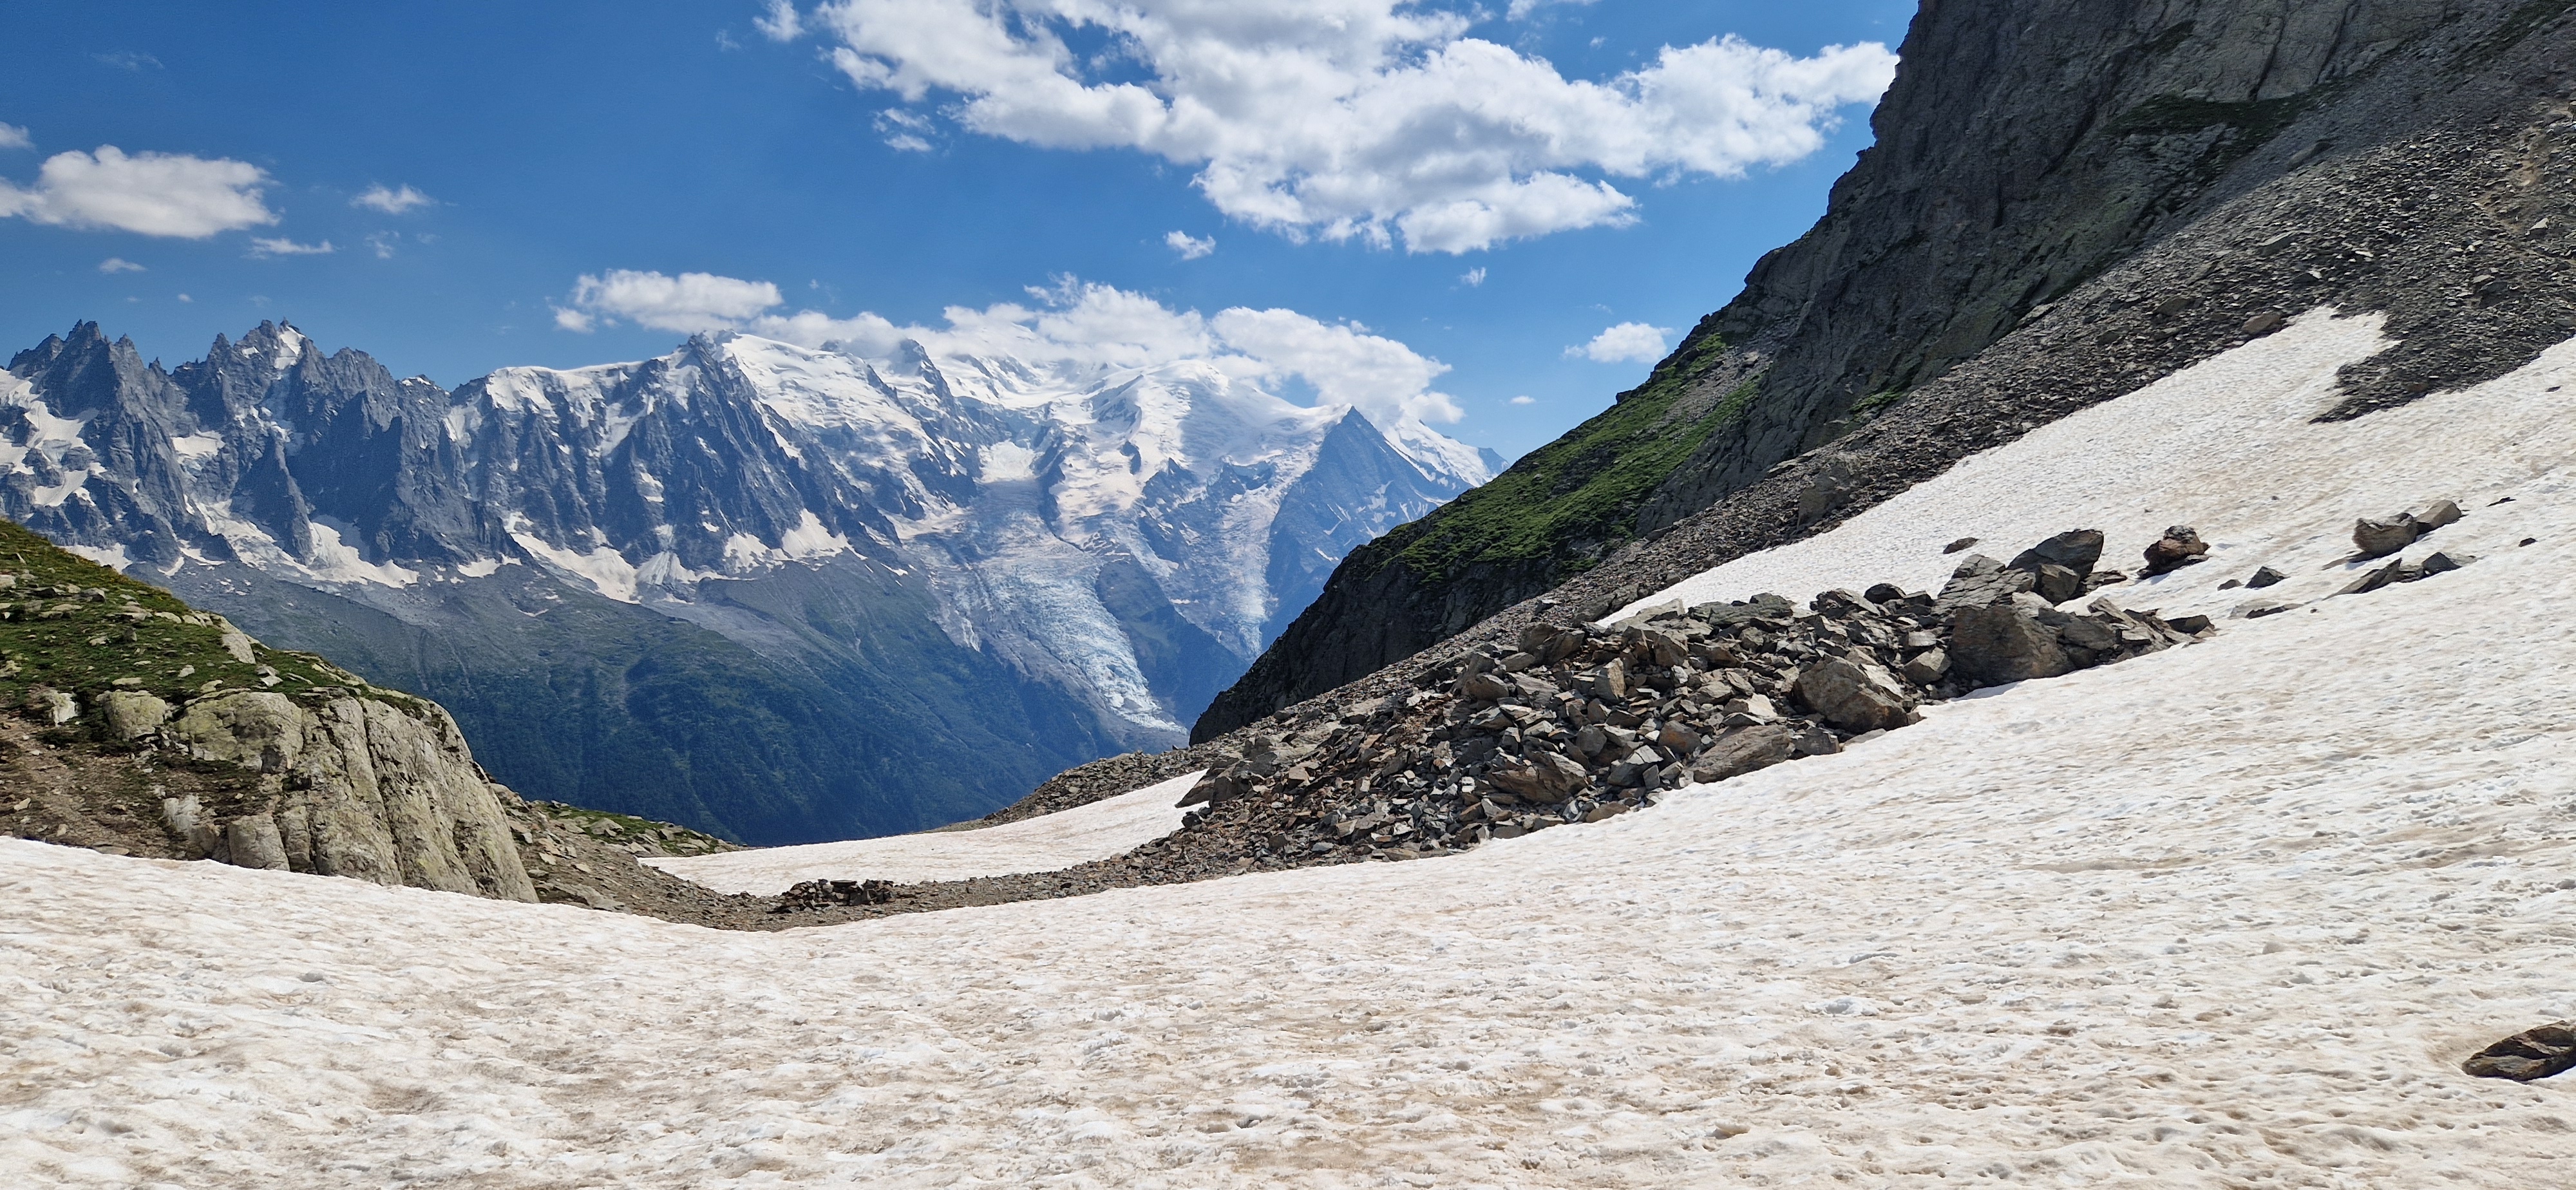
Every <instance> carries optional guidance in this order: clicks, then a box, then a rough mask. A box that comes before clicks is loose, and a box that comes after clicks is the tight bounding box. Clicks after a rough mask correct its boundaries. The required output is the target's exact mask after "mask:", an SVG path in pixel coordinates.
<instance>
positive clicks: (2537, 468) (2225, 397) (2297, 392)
mask: <svg viewBox="0 0 2576 1190" xmlns="http://www.w3.org/2000/svg"><path fill="white" fill-rule="evenodd" d="M2381 322H2382V320H2381V319H2380V318H2378V317H2377V316H2365V317H2358V318H2340V317H2336V316H2335V315H2334V313H2333V312H2332V311H2326V310H2320V311H2315V312H2312V313H2310V314H2308V315H2306V316H2304V317H2301V318H2299V319H2297V320H2296V321H2294V322H2293V323H2292V324H2291V325H2290V326H2289V327H2287V328H2285V329H2283V330H2281V331H2279V332H2277V333H2275V334H2273V335H2271V336H2270V337H2268V338H2263V339H2258V340H2256V341H2254V342H2252V343H2249V344H2247V345H2245V346H2244V347H2241V348H2238V349H2236V350H2234V351H2231V352H2228V353H2227V354H2225V355H2222V356H2220V357H2218V358H2216V359H2213V360H2210V361H2208V362H2207V363H2204V364H2201V365H2199V366H2197V367H2194V368H2190V369H2187V370H2185V371H2182V372H2178V373H2175V374H2174V375H2172V376H2169V377H2167V378H2165V379H2163V380H2160V381H2158V382H2156V383H2155V384H2152V385H2149V386H2148V387H2146V388H2145V389H2142V390H2140V391H2138V392H2136V393H2132V394H2130V395H2128V396H2125V397H2122V398H2121V399H2119V400H2117V401H2112V402H2109V403H2107V404H2103V405H2097V406H2094V407H2093V408H2090V409H2086V410H2084V411H2082V412H2079V413H2076V414H2074V415H2072V416H2069V417H2066V418H2064V419H2061V420H2059V421H2056V422H2052V423H2050V424H2048V425H2044V426H2041V427H2039V428H2038V429H2035V430H2032V431H2031V432H2030V433H2028V434H2025V435H2023V436H2022V437H2021V438H2020V439H2019V440H2017V441H2014V442H2012V443H2010V444H2007V445H2005V446H2001V447H1997V448H1996V449H1994V450H1990V451H1986V452H1984V453H1982V454H1977V455H1972V456H1970V457H1968V458H1967V459H1964V460H1962V461H1961V462H1960V463H1959V465H1958V466H1957V467H1955V468H1952V469H1951V470H1950V471H1949V472H1948V473H1947V474H1944V475H1942V476H1940V477H1938V478H1936V479H1933V480H1930V481H1928V482H1925V483H1922V484H1918V485H1916V486H1915V487H1914V488H1913V489H1912V490H1909V491H1907V492H1905V493H1904V494H1902V495H1899V496H1897V497H1895V498H1894V499H1891V500H1889V501H1887V502H1886V503H1884V504H1881V505H1879V506H1878V507H1876V508H1872V509H1870V510H1868V511H1866V512H1863V513H1861V514H1859V515H1858V516H1855V517H1853V518H1852V519H1851V520H1850V521H1849V522H1847V523H1845V524H1843V525H1841V526H1839V527H1838V528H1836V529H1835V530H1834V531H1833V532H1832V533H1829V534H1825V535H1822V536H1819V537H1816V538H1812V539H1810V540H1807V541H1802V542H1797V543H1795V544H1791V545H1787V546H1783V547H1781V548H1779V549H1774V550H1766V551H1764V552H1762V553H1760V554H1756V555H1753V556H1751V557H1747V558H1743V559H1740V560H1738V561H1736V562H1733V563H1730V564H1728V565H1725V566H1721V567H1718V568H1717V569H1715V570H1711V571H1708V572H1706V573H1704V574H1701V575H1697V576H1694V577H1692V578H1689V579H1685V580H1683V581H1682V582H1680V583H1677V584H1675V585H1674V586H1673V587H1671V588H1670V589H1667V590H1663V591H1658V592H1656V593H1654V594H1652V595H1649V596H1647V597H1646V598H1644V599H1641V600H1639V601H1637V602H1636V603H1634V604H1631V605H1629V607H1627V608H1623V609H1620V610H1618V611H1616V612H1613V613H1612V618H1614V619H1616V618H1619V617H1623V616H1626V615H1630V614H1633V613H1634V611H1636V610H1637V609H1640V608H1643V607H1647V606H1651V605H1653V604H1656V603H1662V602H1665V601H1668V600H1671V599H1675V598H1679V599H1682V600H1685V601H1687V602H1690V603H1700V602H1705V601H1708V600H1711V599H1742V598H1745V597H1746V596H1749V595H1752V594H1755V593H1757V592H1761V591H1781V592H1789V593H1793V594H1798V595H1800V597H1802V598H1803V597H1804V595H1805V594H1807V593H1812V592H1815V591H1817V590H1821V589H1825V588H1830V587H1851V588H1853V589H1855V590H1857V589H1859V588H1862V587H1866V586H1868V585H1869V584H1871V583H1875V582H1880V581H1890V582H1895V583H1898V584H1900V585H1902V586H1905V587H1907V588H1908V589H1911V590H1925V589H1929V590H1938V589H1939V588H1940V586H1941V583H1942V581H1943V580H1944V579H1946V578H1947V577H1948V576H1949V574H1950V571H1951V570H1952V569H1953V568H1954V567H1956V566H1957V565H1958V563H1959V559H1960V558H1961V557H1964V556H1965V555H1964V554H1961V555H1955V556H1954V555H1945V554H1942V553H1941V552H1940V549H1941V547H1942V546H1943V545H1944V544H1946V543H1948V542H1950V541H1953V540H1955V539H1957V538H1961V537H1975V538H1977V539H1979V544H1978V545H1977V546H1976V547H1975V549H1976V550H1977V551H1978V552H1983V553H1987V554H1991V555H1993V556H1995V557H1997V558H2010V557H2011V556H2012V555H2013V554H2014V553H2015V552H2017V551H2019V550H2021V549H2022V548H2023V547H2025V546H2028V545H2030V544H2031V543H2033V542H2037V541H2039V540H2041V539H2043V538H2046V537H2048V536H2050V535H2052V534H2055V533H2058V532H2061V531H2063V530H2066V529H2073V528H2096V529H2101V530H2103V531H2104V533H2105V535H2106V547H2105V551H2104V554H2103V560H2102V565H2103V567H2104V568H2105V569H2119V570H2124V571H2128V572H2131V573H2134V572H2135V571H2136V570H2137V569H2138V562H2139V557H2140V553H2141V551H2143V550H2144V549H2145V548H2146V547H2147V545H2148V544H2149V543H2151V542H2153V541H2155V540H2156V538H2157V537H2159V536H2160V535H2162V533H2163V532H2164V529H2165V527H2166V526H2168V525H2177V524H2183V525H2191V526H2194V527H2196V528H2197V529H2199V530H2200V533H2201V536H2202V537H2203V538H2204V539H2205V540H2206V541H2207V542H2208V543H2209V547H2210V552H2209V561H2207V562H2205V563H2202V564H2200V565H2198V566H2193V567H2188V568H2185V569H2183V570H2180V571H2176V572H2174V573H2172V574H2168V575H2162V576H2159V577H2157V578H2153V579H2144V580H2139V581H2136V582H2133V583H2131V584H2129V585H2127V586H2124V587H2119V588H2114V589H2111V590H2109V591H2108V592H2106V593H2108V594H2110V595H2112V596H2113V597H2115V598H2117V599H2119V600H2120V601H2121V602H2122V603H2123V604H2125V605H2127V606H2130V607H2137V608H2153V607H2161V608H2163V609H2164V610H2165V612H2166V613H2168V614H2172V615H2181V614H2187V613H2192V612H2202V613H2207V614H2209V615H2211V616H2213V617H2224V616H2226V615H2227V614H2228V613H2229V612H2230V611H2231V610H2232V609H2234V608H2236V607H2239V606H2241V605H2243V604H2246V603H2248V602H2251V601H2253V600H2255V599H2258V598H2261V599H2270V600H2278V601H2285V602H2304V601H2307V600H2311V599H2316V598H2319V597H2322V596H2325V595H2328V594H2331V593H2332V592H2334V591H2336V590H2338V589H2340V588H2342V587H2343V586H2344V585H2345V584H2347V583H2349V582H2351V581H2352V579H2353V578H2354V577H2355V576H2356V575H2357V573H2358V572H2359V571H2361V570H2363V569H2368V568H2373V567H2376V566H2379V565H2385V562H2378V563H2370V564H2359V563H2350V562H2349V561H2348V559H2349V558H2350V556H2351V554H2352V552H2353V550H2352V523H2353V521H2354V520H2355V519H2356V518H2359V517H2363V516H2373V517H2378V516H2391V515H2394V514H2396V513H2399V512H2413V511H2420V510H2421V509H2423V508H2424V506H2426V505H2427V504H2430V503H2432V502H2433V501H2435V500H2440V499H2451V500H2456V501H2458V502H2459V504H2460V506H2461V507H2462V508H2465V509H2467V510H2469V512H2470V514H2471V516H2472V519H2477V518H2485V517H2496V518H2505V519H2512V518H2516V517H2519V516H2521V515H2524V514H2526V513H2528V512H2530V511H2532V510H2528V509H2515V508H2513V507H2512V506H2511V505H2506V506H2503V507H2502V508H2499V509H2496V510H2494V511H2492V512H2489V511H2487V509H2486V506H2487V505H2488V504H2489V503H2491V502H2492V501H2494V500H2495V499H2496V498H2497V497H2498V496H2500V495H2503V494H2505V493H2506V492H2507V490H2508V489H2510V488H2512V487H2514V486H2515V485H2519V484H2523V483H2528V482H2530V481H2531V480H2532V479H2533V478H2534V477H2536V476H2539V475H2542V474H2545V473H2547V472H2549V471H2550V470H2551V469H2552V468H2555V467H2557V466H2560V465H2561V464H2563V463H2564V462H2565V461H2566V460H2567V459H2568V458H2570V457H2571V454H2576V416H2571V413H2576V393H2570V392H2567V391H2563V390H2564V389H2565V388H2566V386H2567V384H2568V383H2569V382H2570V381H2571V379H2576V378H2571V377H2569V376H2568V375H2567V373H2566V366H2565V361H2566V359H2567V355H2566V353H2567V352H2568V350H2569V348H2567V347H2563V346H2562V347H2560V348H2557V349H2555V350H2554V351H2553V352H2552V353H2550V354H2548V355H2545V356H2543V357H2542V358H2541V359H2540V360H2539V361H2537V362H2535V363H2534V364H2533V365H2532V366H2531V367H2528V368H2525V369H2523V370H2522V371H2521V372H2518V373H2516V374H2514V375H2512V376H2508V377H2504V378H2502V379H2499V380H2497V381H2495V382H2494V383H2492V384H2488V385H2485V386H2482V387H2480V388H2479V389H2477V390H2475V391H2474V392H2473V393H2449V394H2440V395H2436V396H2433V397H2430V398H2427V399H2424V400H2421V401H2418V402H2416V403H2414V404H2412V405H2408V406H2405V407H2403V408H2398V409H2392V410H2387V411H2385V412H2381V413H2375V414H2372V415H2371V416H2370V417H2368V418H2365V419H2362V420H2359V421H2346V422H2327V423H2319V422H2316V421H2314V420H2313V419H2314V418H2316V417H2317V416H2318V415H2320V414H2322V413H2324V412H2325V411H2326V410H2327V409H2329V408H2332V407H2333V406H2334V404H2335V403H2336V401H2337V399H2338V397H2339V394H2338V392H2337V390H2336V387H2335V373H2336V372H2337V370H2339V369H2340V368H2342V367H2343V366H2344V365H2345V364H2349V363H2356V362H2359V361H2361V360H2364V359H2367V358H2369V357H2370V356H2372V355H2375V354H2377V353H2378V352H2379V351H2381V350H2383V349H2385V348H2387V347H2390V346H2393V344H2392V343H2391V342H2390V341H2389V340H2388V339H2386V338H2384V337H2383V336H2381V334H2380V333H2379V330H2380V325H2381ZM2454 540H2455V539H2454V538H2453V537H2451V536H2450V535H2448V534H2445V535H2442V536H2438V537H2434V538H2428V539H2426V540H2425V541H2423V542H2422V543H2419V544H2418V545H2417V546H2416V547H2415V548H2414V549H2412V550H2409V551H2407V553H2406V556H2407V557H2409V558H2420V557H2422V556H2423V555H2424V554H2427V553H2431V552H2433V551H2434V550H2436V549H2450V548H2455V546H2454ZM2513 540H2519V538H2518V537H2517V538H2514V539H2513ZM2473 552H2474V551H2473ZM2264 565H2270V566H2272V567H2273V568H2275V569H2277V570H2279V571H2281V572H2282V573H2284V574H2287V575H2289V576H2290V580H2289V581H2288V582H2286V583H2283V584H2281V585H2279V586H2276V587H2272V588H2269V589H2266V590H2263V591H2260V592H2254V591H2245V590H2234V591H2221V590H2219V589H2218V586H2219V584H2220V583H2223V582H2226V581H2227V580H2229V579H2237V580H2242V579H2244V578H2246V577H2247V576H2249V575H2251V574H2252V573H2253V572H2254V570H2255V569H2256V568H2257V567H2260V566H2264Z"/></svg>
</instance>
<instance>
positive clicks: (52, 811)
mask: <svg viewBox="0 0 2576 1190" xmlns="http://www.w3.org/2000/svg"><path fill="white" fill-rule="evenodd" d="M0 549H5V550H6V554H5V556H6V557H7V559H8V560H9V563H10V564H12V565H14V566H17V567H22V568H23V569H19V570H12V571H10V572H8V573H7V574H6V576H5V577H6V579H7V581H6V582H0V594H7V595H10V596H14V598H12V599H8V600H0V698H5V700H6V701H8V702H13V703H15V704H16V705H17V706H18V707H19V708H21V709H22V710H23V711H25V712H26V713H27V714H28V715H29V716H30V717H32V718H33V719H34V720H35V722H36V723H37V724H40V725H42V726H43V727H45V728H48V729H50V731H49V732H48V733H47V734H46V735H44V736H42V737H39V738H37V739H33V740H28V741H23V742H12V743H11V744H9V746H8V747H6V748H0V754H6V755H9V756H13V757H19V756H21V754H25V755H24V756H23V757H22V758H21V759H19V760H17V761H14V762H13V763H14V764H16V765H17V766H18V768H17V770H16V771H13V772H12V773H11V774H10V780H11V782H12V784H13V785H15V786H16V787H18V788H20V789H23V790H25V791H26V792H27V793H29V794H41V795H42V804H43V813H42V814H37V815H32V816H29V817H27V818H25V819H23V820H22V821H21V822H20V823H16V824H13V831H14V828H15V826H19V825H23V826H24V827H26V828H28V829H30V830H32V831H33V832H34V833H35V837H39V838H47V839H51V840H54V841H58V842H76V841H84V840H89V839H90V837H91V836H93V835H103V837H98V838H96V839H95V840H94V841H92V842H91V845H96V846H100V847H102V848H112V849H115V850H119V851H123V852H127V853H133V854H146V855H169V856H173V857H176V858H183V859H215V860H220V861H223V862H226V863H231V864H234V865H237V866H240V867H246V868H264V869H273V870H278V871H295V872H310V873H315V874H319V875H327V876H347V877H351V878H354V879H359V880H368V881H373V882H375V883H378V884H401V885H410V886H412V887H415V888H430V889H438V890H441V891H445V892H457V893H467V894H472V895H476V896H485V897H494V898H498V899H502V900H514V901H534V900H536V899H538V894H537V889H536V887H535V885H534V883H533V882H532V881H531V880H530V879H529V875H528V871H527V868H526V866H525V865H524V864H523V863H522V862H521V859H520V856H519V852H518V849H517V847H516V845H515V844H514V842H513V840H512V838H511V827H510V822H509V813H510V812H511V810H512V809H513V808H516V807H519V806H520V802H519V799H518V797H517V796H516V795H515V794H512V793H511V792H510V791H509V790H508V789H506V788H504V787H502V786H500V785H499V784H496V783H495V782H493V781H492V779H491V778H490V777H488V776H486V775H485V774H484V772H483V770H482V768H481V767H480V766H478V765H477V764H475V763H474V757H473V754H472V753H471V752H470V751H469V750H468V749H467V748H466V745H465V738H464V736H463V735H462V734H460V733H459V732H458V730H457V727H456V723H455V721H454V720H453V719H451V718H449V717H448V714H447V712H446V711H444V710H442V709H440V708H439V707H438V706H437V704H435V703H430V702H427V701H424V700H422V699H419V698H415V697H412V696H411V695H408V694H403V693H400V692H397V691H391V690H384V689H380V688H377V687H373V686H370V685H368V684H367V683H366V682H365V681H363V680H361V679H360V678H358V677H357V676H356V675H354V674H351V673H349V672H347V671H346V670H342V669H339V668H338V667H336V666H333V665H331V664H330V663H328V662H325V661H323V660H322V659H320V658H318V657H312V656H309V655H305V654H298V653H287V652H280V651H277V650H272V649H269V648H267V647H265V646H262V645H261V644H259V642H257V641H255V640H253V639H251V638H250V637H249V636H248V635H247V634H245V633H243V632H242V631H240V630H239V629H237V628H235V627H234V626H233V625H232V624H231V623H230V622H228V621H226V620H224V619H223V618H222V617H220V616H209V615H206V614H204V613H202V612H198V611H196V610H194V609H192V608H190V607H189V606H188V605H187V604H185V603H182V602H180V601H179V600H177V599H176V598H173V597H172V596H171V595H170V594H169V593H168V592H166V591H161V590H158V589H156V588H153V587H149V586H146V585H144V584H142V583H138V582H135V581H133V580H131V579H128V578H125V577H123V576H121V575H119V574H117V573H116V572H114V571H112V570H109V569H107V568H106V567H103V566H99V565H97V564H95V563H93V562H90V561H88V560H87V559H83V558H78V557H75V556H73V555H71V554H69V553H66V552H64V551H62V550H59V549H56V548H54V547H53V546H51V545H49V544H47V543H45V542H44V541H43V539H41V538H38V537H37V536H35V535H34V534H32V533H29V532H27V531H26V530H25V529H22V528H20V527H18V526H16V525H12V524H6V523H0ZM37 804H38V798H37V797H35V796H29V797H27V798H25V800H23V801H21V802H19V803H18V804H17V810H18V811H19V812H20V813H22V814H24V813H25V812H27V811H32V810H35V809H36V808H37ZM48 819H50V821H49V820H48ZM75 820H84V821H82V822H81V823H80V825H79V826H78V827H77V828H76V827H75V825H74V822H75Z"/></svg>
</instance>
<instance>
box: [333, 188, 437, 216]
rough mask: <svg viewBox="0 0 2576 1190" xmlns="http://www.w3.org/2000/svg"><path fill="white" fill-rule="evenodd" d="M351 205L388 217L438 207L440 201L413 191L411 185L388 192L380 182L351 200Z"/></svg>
mask: <svg viewBox="0 0 2576 1190" xmlns="http://www.w3.org/2000/svg"><path fill="white" fill-rule="evenodd" d="M349 205H350V206H353V207H370V208H373V209H375V210H379V211H383V212H384V213H386V214H388V215H399V214H402V213H403V212H405V211H409V210H413V209H415V208H418V207H430V206H436V205H438V200H437V199H434V198H431V197H430V196H428V195H426V194H423V193H421V192H420V191H418V190H414V189H412V188H411V187H410V186H409V185H405V186H403V187H402V188H400V189H396V190H387V189H385V187H384V184H383V183H381V182H379V183H377V184H376V185H373V186H369V187H367V189H366V192H365V193H363V194H360V195H359V196H358V197H356V198H353V199H350V200H349Z"/></svg>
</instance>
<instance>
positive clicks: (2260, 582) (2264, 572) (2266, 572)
mask: <svg viewBox="0 0 2576 1190" xmlns="http://www.w3.org/2000/svg"><path fill="white" fill-rule="evenodd" d="M2289 579H2290V576H2289V575H2286V574H2283V573H2281V572H2280V571H2277V570H2274V569H2272V568H2271V567H2269V566H2265V567H2261V568H2259V569H2257V570H2255V572H2254V577H2252V578H2249V579H2246V580H2245V585H2246V586H2247V587H2250V588H2252V589H2254V590H2257V591H2260V590H2262V589H2263V588H2265V587H2271V586H2278V585H2280V584H2281V583H2285V582H2288V581H2289Z"/></svg>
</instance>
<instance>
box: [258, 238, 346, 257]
mask: <svg viewBox="0 0 2576 1190" xmlns="http://www.w3.org/2000/svg"><path fill="white" fill-rule="evenodd" d="M337 251H339V249H338V248H334V247H332V246H331V241H329V240H324V241H322V242H321V243H319V244H299V243H296V242H295V241H293V240H287V239H275V240H269V239H253V240H252V241H251V242H250V254H251V255H253V256H329V255H330V254H332V253H334V252H337Z"/></svg>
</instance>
